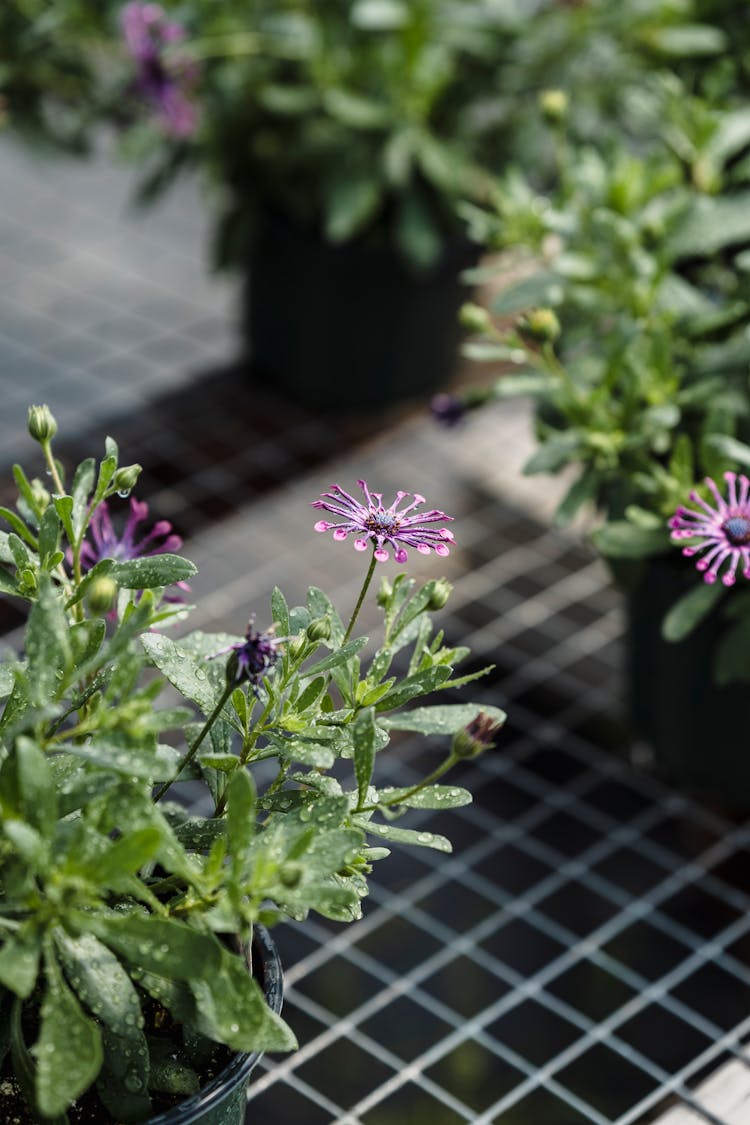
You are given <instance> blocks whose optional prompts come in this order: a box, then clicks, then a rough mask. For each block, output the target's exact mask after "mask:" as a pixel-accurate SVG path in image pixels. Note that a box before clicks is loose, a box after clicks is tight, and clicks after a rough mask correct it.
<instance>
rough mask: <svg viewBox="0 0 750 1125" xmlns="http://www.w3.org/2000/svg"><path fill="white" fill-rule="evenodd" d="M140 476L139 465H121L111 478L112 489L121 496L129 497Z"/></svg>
mask: <svg viewBox="0 0 750 1125" xmlns="http://www.w3.org/2000/svg"><path fill="white" fill-rule="evenodd" d="M140 475H141V466H140V465H123V467H122V468H121V469H118V470H117V472H116V473H115V475H114V477H113V478H112V487H113V488H114V490H115V492H119V494H120V495H121V496H129V495H130V493H131V492H132V491H133V489H134V488H135V486H136V482H137V481H138V477H139V476H140Z"/></svg>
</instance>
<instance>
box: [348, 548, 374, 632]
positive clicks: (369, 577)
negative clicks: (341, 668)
mask: <svg viewBox="0 0 750 1125" xmlns="http://www.w3.org/2000/svg"><path fill="white" fill-rule="evenodd" d="M375 561H376V560H375V552H374V551H373V554H372V558H371V559H370V566H369V569H368V571H367V574H366V575H365V580H364V582H363V583H362V589H361V590H360V592H359V597H358V598H357V604H356V605H355V607H354V612H353V613H352V616H351V618H350V620H349V624H348V625H347V627H346V633H345V634H344V639H343V641H342V642H341V643H342V644H344V645H345V644H346V642H347V641H348V640H349V638H350V637H351V635H352V629H353V628H354V623H355V621H356V620H357V618H358V617H359V611H360V610H361V608H362V602H363V601H364V600H365V594H366V593H367V591H368V589H369V587H370V583H371V582H372V576H373V574H374V572H375Z"/></svg>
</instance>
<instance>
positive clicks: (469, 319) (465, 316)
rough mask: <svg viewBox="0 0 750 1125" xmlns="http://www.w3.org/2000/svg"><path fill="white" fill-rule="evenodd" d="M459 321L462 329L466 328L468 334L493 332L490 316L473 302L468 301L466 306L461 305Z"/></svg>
mask: <svg viewBox="0 0 750 1125" xmlns="http://www.w3.org/2000/svg"><path fill="white" fill-rule="evenodd" d="M458 319H459V321H460V323H461V327H462V328H465V329H466V330H467V332H491V331H492V321H491V319H490V314H489V313H488V312H487V310H486V309H483V308H482V306H481V305H475V304H474V303H473V302H472V301H467V302H466V304H464V305H461V308H460V309H459V312H458Z"/></svg>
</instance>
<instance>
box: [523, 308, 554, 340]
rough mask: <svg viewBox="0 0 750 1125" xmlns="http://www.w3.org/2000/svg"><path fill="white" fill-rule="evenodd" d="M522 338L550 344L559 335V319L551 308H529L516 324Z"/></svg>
mask: <svg viewBox="0 0 750 1125" xmlns="http://www.w3.org/2000/svg"><path fill="white" fill-rule="evenodd" d="M516 327H517V329H518V334H519V336H521V338H522V339H524V340H529V341H533V342H534V343H536V344H551V343H553V342H554V341H555V340H556V339H557V337H558V336H559V335H560V321H559V320H558V319H557V314H556V313H555V312H554V310H553V309H529V311H528V312H527V313H525V314H524V316H522V317H521V318H520V320H519V321H518V324H517V325H516Z"/></svg>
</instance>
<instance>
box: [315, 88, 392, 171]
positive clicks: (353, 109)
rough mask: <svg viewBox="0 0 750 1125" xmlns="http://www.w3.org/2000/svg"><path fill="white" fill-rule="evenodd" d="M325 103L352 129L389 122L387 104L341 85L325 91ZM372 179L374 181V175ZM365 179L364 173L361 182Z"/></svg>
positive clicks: (377, 127)
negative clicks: (345, 88)
mask: <svg viewBox="0 0 750 1125" xmlns="http://www.w3.org/2000/svg"><path fill="white" fill-rule="evenodd" d="M323 105H324V106H325V108H326V109H327V111H328V112H329V113H330V115H331V117H335V118H336V120H337V121H340V122H341V123H342V124H344V125H346V126H348V127H349V128H350V129H365V130H368V129H380V128H382V127H383V126H384V125H387V124H388V122H389V118H390V113H389V110H388V107H387V105H384V104H382V103H381V102H377V101H373V99H372V98H365V97H363V96H362V95H361V94H356V93H354V92H353V91H352V90H344V89H343V88H342V87H340V86H339V87H334V88H331V89H328V90H326V91H325V94H324V95H323ZM370 179H371V181H372V177H370ZM365 181H366V177H365V176H364V175H363V176H362V178H361V180H360V183H364V182H365Z"/></svg>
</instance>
